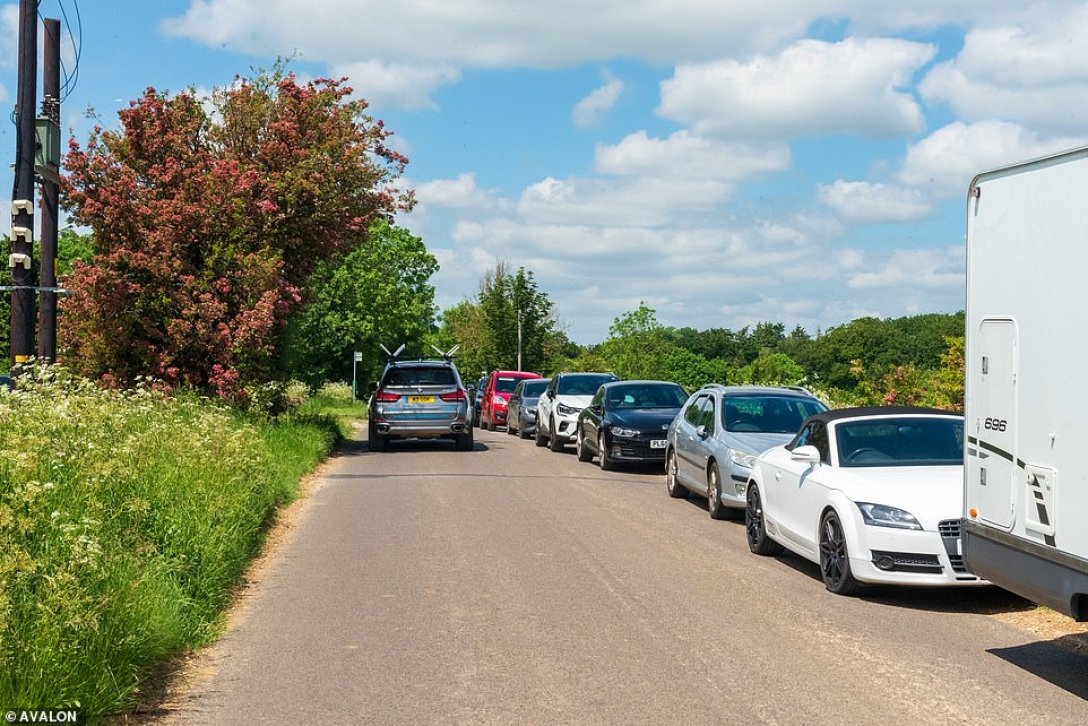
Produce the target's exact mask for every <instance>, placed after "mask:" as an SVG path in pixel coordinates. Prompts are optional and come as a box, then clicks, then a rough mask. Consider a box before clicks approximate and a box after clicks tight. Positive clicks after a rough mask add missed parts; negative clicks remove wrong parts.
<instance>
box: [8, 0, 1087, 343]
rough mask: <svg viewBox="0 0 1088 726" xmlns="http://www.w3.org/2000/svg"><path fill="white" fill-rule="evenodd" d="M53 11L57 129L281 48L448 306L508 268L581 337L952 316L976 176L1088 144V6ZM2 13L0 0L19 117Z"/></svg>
mask: <svg viewBox="0 0 1088 726" xmlns="http://www.w3.org/2000/svg"><path fill="white" fill-rule="evenodd" d="M62 10H63V11H64V13H65V14H67V16H68V19H69V21H70V22H71V25H72V29H73V33H72V36H73V37H75V38H78V39H81V44H80V52H79V62H78V76H77V77H76V79H75V80H76V83H75V85H74V87H73V88H72V89H71V91H70V93H69V95H68V96H67V97H66V98H65V99H64V104H63V112H62V114H63V115H62V126H63V127H64V131H65V133H66V135H67V134H68V133H71V134H74V135H75V137H76V138H77V139H78V140H80V141H85V140H86V137H87V134H88V132H89V130H90V128H91V127H92V125H93V124H94V123H96V122H97V123H99V124H102V125H103V126H106V127H112V128H116V127H117V115H116V113H117V111H118V110H119V109H121V108H124V107H126V106H127V105H128V102H129V101H130V100H131V99H134V98H136V97H137V96H139V95H140V94H141V93H142V92H143V90H144V89H145V88H146V87H148V86H153V87H155V88H157V89H160V90H167V91H174V92H176V91H182V90H185V89H187V88H190V87H191V88H195V89H197V90H207V89H210V88H213V87H217V86H225V85H229V84H230V83H231V82H232V80H233V79H234V77H235V76H236V75H238V74H242V75H248V74H251V73H252V72H253V70H254V69H258V68H267V67H269V66H271V65H272V64H273V63H274V62H275V60H276V58H278V57H291V58H292V59H293V60H292V61H291V63H290V66H289V68H291V69H292V70H294V71H295V72H296V73H297V74H298V75H299V77H300V78H302V79H307V78H314V77H324V76H333V77H340V76H346V77H348V78H349V85H351V86H352V87H353V88H354V89H355V93H356V95H357V96H359V97H361V98H365V99H366V100H367V101H368V102H369V103H370V107H369V109H368V113H369V114H371V115H372V116H373V117H374V118H377V119H381V120H382V121H383V122H384V123H385V124H386V126H387V127H388V128H389V129H391V130H392V131H393V132H394V133H395V136H394V138H393V142H392V143H393V146H394V148H396V149H397V150H399V151H401V152H403V153H405V154H406V155H407V156H408V157H409V159H410V163H409V165H408V168H407V171H406V173H405V179H404V183H405V184H406V185H407V186H408V187H410V188H412V189H414V190H415V192H416V198H417V200H418V203H417V206H416V207H415V209H414V210H413V211H412V212H411V213H409V214H405V215H401V216H400V217H398V219H397V223H398V224H399V225H401V226H404V227H407V228H408V229H410V230H411V231H412V232H413V233H414V234H416V235H418V236H420V237H421V238H422V239H423V241H424V242H425V243H426V245H427V247H428V249H429V250H430V251H431V252H432V253H433V254H434V255H435V256H436V258H437V259H438V261H439V263H440V265H441V269H440V271H439V272H438V273H437V274H436V275H435V277H434V278H433V283H434V285H435V288H436V302H437V303H438V305H439V306H440V307H443V308H444V307H448V306H450V305H453V304H456V303H457V302H459V301H461V300H463V299H465V298H467V297H471V296H472V295H473V294H474V293H475V291H476V290H477V289H478V286H479V281H480V278H481V277H482V275H483V273H484V272H485V271H486V270H487V269H489V268H491V267H493V266H494V265H495V263H496V261H498V260H506V261H508V262H509V263H510V264H511V265H512V266H513V267H514V268H517V267H522V266H523V267H525V268H526V269H527V270H530V271H532V272H533V274H534V275H535V277H536V280H537V282H538V284H539V287H540V289H541V290H542V291H543V292H545V293H547V294H548V296H549V297H550V298H551V300H552V301H553V302H555V304H556V306H557V312H558V316H559V319H560V322H561V324H562V325H563V326H564V327H565V328H566V330H567V333H568V335H569V336H570V337H571V338H572V339H573V340H575V341H577V342H579V343H583V344H590V343H596V342H600V341H602V340H603V339H604V338H605V337H607V335H608V329H609V326H610V324H611V323H612V321H613V320H614V319H615V318H616V317H617V316H619V315H621V314H623V313H624V312H626V311H630V310H633V309H635V308H637V306H638V305H639V303H640V302H645V303H646V304H647V305H649V306H650V307H652V308H654V309H655V310H656V312H657V317H658V320H659V321H660V322H662V323H663V324H665V325H671V326H678V327H679V326H691V327H694V328H697V329H706V328H713V327H727V328H732V329H739V328H741V327H743V326H745V325H754V324H756V323H758V322H760V321H771V322H780V323H783V324H785V325H786V328H787V329H792V328H793V327H794V326H796V325H800V326H802V327H803V328H805V329H806V330H808V331H809V332H810V333H811V334H816V333H818V332H819V331H821V330H826V329H827V328H829V327H831V326H835V325H841V324H843V323H846V322H849V321H850V320H853V319H855V318H858V317H862V316H877V317H898V316H902V315H914V314H919V313H927V312H954V311H957V310H961V309H962V308H963V306H964V299H965V287H966V284H965V276H964V275H965V250H964V234H965V220H966V213H965V210H966V204H965V201H966V195H967V189H968V187H969V184H970V181H971V179H972V177H973V176H974V175H975V174H977V173H980V172H982V171H986V170H989V169H993V168H997V167H1000V166H1004V165H1006V164H1010V163H1014V162H1018V161H1023V160H1026V159H1030V158H1035V157H1038V156H1041V155H1045V154H1050V153H1054V152H1058V151H1061V150H1065V149H1069V148H1072V147H1076V146H1080V145H1085V144H1088V3H1085V2H1083V0H1080V1H1077V2H1073V1H1068V0H1045V1H1041V2H1032V0H989V2H985V3H979V2H977V1H976V0H972V1H970V2H969V1H968V0H911V2H907V3H891V2H878V1H875V0H765V1H764V2H760V3H753V2H751V0H669V1H668V2H666V1H665V0H625V1H624V2H615V1H614V0H550V2H540V1H539V0H537V1H535V2H526V1H524V0H459V1H456V0H455V1H451V2H434V1H433V0H398V2H388V1H387V2H380V3H379V2H376V1H374V0H154V1H151V2H148V1H137V0H112V1H110V0H78V2H77V0H41V4H40V9H39V12H40V14H41V15H42V16H44V17H58V18H59V17H62ZM77 10H78V15H79V16H80V18H81V19H82V33H81V34H79V33H77V32H75V31H76V22H75V16H76V11H77ZM17 18H18V14H17V4H10V3H9V4H0V26H2V28H0V30H3V31H5V32H0V104H2V105H3V106H6V107H7V111H8V113H10V111H11V108H12V106H13V104H14V97H15V92H16V51H17V46H16V42H15V38H16V37H17ZM64 59H65V67H66V70H67V71H68V72H69V73H70V72H71V71H72V69H73V68H74V67H75V66H76V63H75V44H74V43H73V42H71V41H70V40H68V39H66V42H65V46H64ZM14 131H15V130H14V126H12V125H10V124H3V126H2V127H0V155H3V156H6V157H7V163H6V164H4V166H3V171H4V175H3V178H0V190H2V191H0V196H4V195H6V196H10V195H9V194H7V190H10V189H11V172H10V168H9V167H10V163H11V159H12V158H13V157H14V143H15V133H14Z"/></svg>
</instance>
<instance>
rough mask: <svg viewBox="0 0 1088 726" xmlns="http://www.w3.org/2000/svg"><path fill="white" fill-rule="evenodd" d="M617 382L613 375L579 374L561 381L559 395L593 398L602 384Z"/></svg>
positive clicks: (565, 377)
mask: <svg viewBox="0 0 1088 726" xmlns="http://www.w3.org/2000/svg"><path fill="white" fill-rule="evenodd" d="M614 380H616V377H615V376H614V375H612V374H611V373H578V374H575V375H572V376H564V377H563V380H561V381H559V390H558V393H559V395H561V396H563V395H567V396H592V395H593V394H594V393H596V392H597V389H598V388H600V387H601V384H602V383H608V382H609V381H614Z"/></svg>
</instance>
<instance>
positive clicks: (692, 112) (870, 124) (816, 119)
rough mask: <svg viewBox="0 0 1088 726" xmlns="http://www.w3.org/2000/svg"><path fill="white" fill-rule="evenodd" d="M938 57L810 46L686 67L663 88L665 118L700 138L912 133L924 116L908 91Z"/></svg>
mask: <svg viewBox="0 0 1088 726" xmlns="http://www.w3.org/2000/svg"><path fill="white" fill-rule="evenodd" d="M935 52H936V49H935V48H934V47H933V46H931V45H925V44H921V43H913V42H910V41H905V40H895V39H887V38H873V39H859V38H848V39H847V40H844V41H842V42H840V43H826V42H823V41H819V40H802V41H798V42H797V43H794V44H793V45H791V46H790V47H789V48H787V49H786V50H785V51H783V52H782V53H781V54H780V55H778V56H775V57H765V56H760V57H758V58H755V59H753V60H751V61H748V62H743V63H742V62H739V61H736V60H732V59H728V60H718V61H714V62H712V63H702V64H688V65H681V66H678V67H677V68H676V70H675V72H674V74H673V76H672V78H670V79H667V80H665V81H663V82H662V84H661V105H660V107H659V109H658V112H659V113H660V114H661V115H662V116H664V117H666V118H670V119H673V120H676V121H680V122H682V123H685V124H689V125H691V126H692V127H693V129H694V130H695V131H696V132H698V133H704V134H705V133H726V134H730V135H733V136H743V137H746V138H788V137H794V136H804V135H816V134H826V133H836V132H851V133H859V134H862V135H865V136H894V135H903V134H910V133H913V132H916V131H918V130H920V129H921V128H922V126H923V119H922V112H921V109H920V108H919V107H918V104H917V102H916V101H915V99H914V98H913V97H912V96H911V95H910V94H909V93H906V92H904V91H902V90H901V89H902V88H903V87H904V86H906V85H908V84H909V83H910V81H911V79H912V77H913V75H914V73H915V72H916V71H917V70H918V69H919V68H921V67H922V66H923V65H925V64H926V63H927V62H928V61H929V60H930V59H931V58H932V57H933V55H934V53H935Z"/></svg>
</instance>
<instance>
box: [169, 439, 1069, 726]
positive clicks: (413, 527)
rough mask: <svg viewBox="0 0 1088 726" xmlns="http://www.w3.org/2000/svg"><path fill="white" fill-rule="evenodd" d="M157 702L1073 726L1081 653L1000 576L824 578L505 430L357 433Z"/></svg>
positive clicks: (642, 479) (386, 719) (432, 712)
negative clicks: (433, 436)
mask: <svg viewBox="0 0 1088 726" xmlns="http://www.w3.org/2000/svg"><path fill="white" fill-rule="evenodd" d="M266 564H267V566H266V567H265V568H263V574H262V575H261V576H260V578H259V579H258V581H257V582H256V583H255V584H254V586H253V587H252V588H251V590H250V592H249V593H248V595H247V596H246V598H245V601H244V603H243V605H242V608H241V609H242V614H241V615H240V616H239V617H236V618H235V619H234V622H233V624H232V626H231V628H230V629H229V630H228V632H227V634H226V635H225V636H224V638H223V639H222V640H221V641H220V642H219V643H218V644H217V645H216V646H214V647H213V648H211V649H210V651H209V652H208V653H207V654H205V655H203V656H201V658H200V659H198V660H199V661H200V663H201V665H200V667H199V668H198V670H199V671H200V672H199V673H198V674H196V675H192V676H191V680H190V682H189V683H188V686H187V690H185V691H184V692H183V693H182V694H181V695H180V696H179V697H177V698H176V699H175V703H174V704H173V705H172V708H171V709H168V710H167V711H166V715H165V716H164V717H163V718H161V719H159V720H160V721H162V722H165V723H171V724H177V723H180V724H233V723H382V724H384V723H411V724H417V723H455V724H471V723H495V724H514V723H533V724H553V723H563V724H566V723H652V724H664V723H678V724H679V723H682V724H703V723H705V724H732V723H737V724H740V723H744V724H749V723H771V724H798V723H805V724H841V723H878V722H879V723H881V724H900V723H902V724H919V723H941V724H948V723H969V724H980V723H987V724H989V723H993V724H1017V725H1021V724H1025V723H1031V724H1033V725H1034V724H1073V723H1088V700H1085V699H1086V698H1088V655H1080V654H1077V653H1075V652H1073V651H1072V650H1070V649H1067V648H1065V647H1062V645H1061V644H1059V643H1057V642H1051V641H1047V640H1040V638H1039V637H1038V636H1035V635H1033V634H1031V633H1029V632H1027V631H1025V630H1021V629H1019V628H1017V627H1014V626H1013V625H1010V624H1007V623H1004V622H1001V621H999V620H997V619H996V618H994V617H993V616H992V615H988V614H986V612H987V611H991V612H992V611H993V610H994V609H1001V608H1005V609H1008V608H1010V607H1012V608H1015V607H1019V606H1020V605H1019V602H1020V601H1018V600H1016V599H1015V598H1012V597H1011V596H1008V595H1005V594H1003V593H1001V591H998V590H996V589H989V588H988V589H985V590H970V591H964V590H957V591H948V590H942V591H931V590H923V591H918V590H906V589H883V590H878V591H873V592H871V593H870V594H868V595H867V596H865V597H861V598H856V599H852V598H843V597H839V596H835V595H832V594H830V593H828V592H827V591H826V590H825V589H824V588H823V584H822V582H821V581H820V579H819V576H818V571H817V569H816V568H815V567H814V566H812V565H810V564H808V563H806V562H804V561H802V560H800V559H799V558H796V557H793V556H791V555H782V556H779V557H777V558H761V557H757V556H755V555H752V554H750V553H749V552H748V549H747V546H746V544H745V540H744V528H743V526H742V524H741V523H739V522H717V521H713V520H711V519H710V518H709V517H708V516H707V514H706V509H705V501H704V500H699V499H695V498H693V499H691V500H671V499H669V498H668V497H667V496H666V494H665V486H664V481H663V478H662V476H661V475H660V474H658V473H656V472H651V471H626V472H623V471H621V472H603V471H601V470H600V469H598V468H597V467H596V466H590V465H588V464H582V463H579V462H578V461H577V459H576V458H575V457H574V455H573V453H570V452H568V453H566V454H556V453H552V452H550V451H548V450H547V449H544V448H537V447H536V446H534V445H533V444H532V442H531V441H521V440H518V439H516V438H514V437H511V436H507V435H506V434H505V433H503V432H502V431H499V432H494V433H488V432H480V431H478V432H477V439H476V448H475V450H474V451H473V452H456V451H454V450H453V447H452V444H446V443H416V442H406V443H398V442H394V444H393V446H392V448H391V451H389V452H388V453H370V452H368V451H366V448H365V445H363V444H354V445H352V446H350V447H349V448H348V449H347V450H346V451H345V452H343V453H342V454H341V455H340V456H339V457H337V458H336V460H335V461H334V462H333V463H332V464H331V465H330V466H329V467H327V469H326V470H325V474H324V476H323V478H322V480H321V482H320V483H319V485H318V486H317V488H316V490H315V491H314V493H313V494H312V495H311V496H310V498H309V499H308V500H307V502H305V504H304V505H303V506H302V508H301V512H300V513H299V515H298V518H297V521H296V522H295V523H294V526H293V528H292V531H291V532H290V534H289V536H288V537H287V538H286V539H285V540H284V541H283V542H282V543H281V544H280V545H279V546H278V547H277V548H276V552H275V554H274V555H273V556H272V558H271V560H270V561H269V562H268V563H266Z"/></svg>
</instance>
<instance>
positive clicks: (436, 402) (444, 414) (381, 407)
mask: <svg viewBox="0 0 1088 726" xmlns="http://www.w3.org/2000/svg"><path fill="white" fill-rule="evenodd" d="M367 429H368V442H369V444H370V450H371V451H385V449H386V448H387V447H388V445H389V440H390V439H391V438H402V439H411V438H419V439H435V438H449V439H453V440H454V441H455V442H456V443H457V449H458V450H459V451H471V450H472V414H471V413H470V409H469V396H468V391H467V390H466V389H465V386H464V384H462V383H461V376H460V374H459V373H458V372H457V366H455V365H454V364H453V361H452V360H451V359H449V358H447V359H444V360H427V359H421V358H417V359H414V360H401V359H397V358H391V359H390V360H389V362H388V363H387V364H386V366H385V371H384V372H383V373H382V379H381V381H379V382H378V383H377V384H376V385H375V386H374V387H373V391H372V393H371V394H370V410H369V413H368V418H367Z"/></svg>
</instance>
